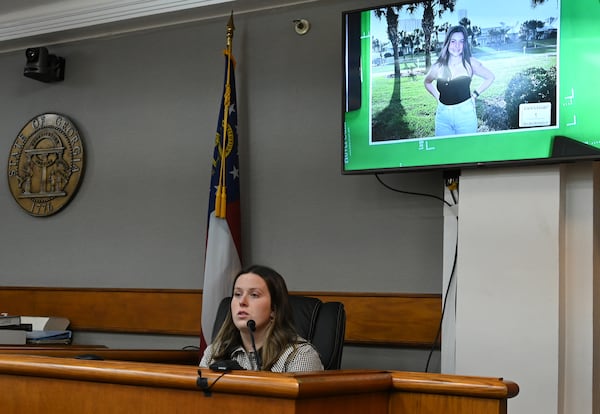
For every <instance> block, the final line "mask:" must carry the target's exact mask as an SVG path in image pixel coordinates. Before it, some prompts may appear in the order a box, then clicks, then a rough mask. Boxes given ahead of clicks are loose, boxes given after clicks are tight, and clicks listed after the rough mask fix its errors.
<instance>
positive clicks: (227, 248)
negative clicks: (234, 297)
mask: <svg viewBox="0 0 600 414" xmlns="http://www.w3.org/2000/svg"><path fill="white" fill-rule="evenodd" d="M233 30H234V27H233V13H232V14H231V17H230V18H229V22H228V23H227V49H226V50H225V52H224V53H225V82H224V86H223V96H222V100H221V108H220V111H219V121H218V123H217V134H216V139H215V149H214V155H213V160H212V171H211V180H210V190H209V202H208V225H207V232H206V233H207V235H206V254H205V259H204V287H203V290H202V337H201V341H200V348H201V352H204V348H205V347H206V345H207V344H209V343H210V342H211V335H212V329H213V325H214V321H215V317H216V315H217V309H218V307H219V303H220V302H221V300H222V299H223V298H224V297H227V296H230V295H231V284H232V283H233V278H234V277H235V275H236V274H237V273H238V272H239V271H240V269H241V259H240V257H241V249H240V248H241V222H240V180H239V179H240V177H239V159H238V130H237V99H236V91H235V71H234V69H235V60H234V59H233V53H232V39H233Z"/></svg>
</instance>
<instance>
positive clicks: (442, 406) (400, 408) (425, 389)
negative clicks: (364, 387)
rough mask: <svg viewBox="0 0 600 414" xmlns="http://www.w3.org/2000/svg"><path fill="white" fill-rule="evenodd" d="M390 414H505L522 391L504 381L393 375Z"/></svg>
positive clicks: (409, 374) (483, 378)
mask: <svg viewBox="0 0 600 414" xmlns="http://www.w3.org/2000/svg"><path fill="white" fill-rule="evenodd" d="M391 374H392V387H393V392H392V395H391V397H390V411H389V413H390V414H406V413H411V414H412V413H414V414H429V413H465V414H467V413H468V414H471V413H472V414H479V413H489V414H492V413H493V414H506V412H507V404H506V403H507V399H508V398H512V397H515V396H516V395H517V394H518V393H519V387H518V385H517V384H515V383H514V382H512V381H505V380H503V379H502V378H487V377H470V376H460V375H444V374H425V373H422V372H401V371H392V372H391Z"/></svg>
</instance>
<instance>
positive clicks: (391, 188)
mask: <svg viewBox="0 0 600 414" xmlns="http://www.w3.org/2000/svg"><path fill="white" fill-rule="evenodd" d="M375 178H377V181H379V183H380V184H381V185H382V186H384V187H385V188H387V189H388V190H392V191H395V192H397V193H402V194H408V195H416V196H421V197H431V198H434V199H436V200H438V201H441V202H442V203H444V204H446V205H447V206H448V207H452V204H450V203H449V202H447V201H446V200H444V199H443V198H442V197H439V196H436V195H435V194H427V193H417V192H412V191H406V190H398V189H397V188H394V187H391V186H389V185H388V184H386V183H384V182H383V181H382V180H381V178H380V177H379V174H375Z"/></svg>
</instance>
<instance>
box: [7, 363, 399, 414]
mask: <svg viewBox="0 0 600 414" xmlns="http://www.w3.org/2000/svg"><path fill="white" fill-rule="evenodd" d="M202 374H203V376H204V377H206V378H207V379H208V383H209V384H214V385H213V387H212V390H211V396H206V395H205V394H204V392H203V391H201V390H200V389H198V387H197V385H196V379H197V377H198V375H197V368H196V367H185V366H178V365H167V364H147V363H136V362H121V361H81V360H72V359H66V358H51V357H43V356H22V355H0V388H1V389H3V390H10V391H9V392H6V391H5V392H2V393H0V407H2V413H3V414H22V413H44V414H55V413H56V414H70V413H73V414H75V413H77V414H80V413H86V414H88V413H91V414H96V413H111V414H113V413H114V414H130V413H144V414H146V413H182V414H188V413H207V412H237V413H252V414H258V413H260V414H276V413H277V414H279V413H328V414H337V413H340V414H341V413H352V412H361V413H382V412H383V413H385V412H386V411H387V407H388V390H389V387H390V381H391V379H390V375H389V373H387V372H385V371H328V372H316V373H301V374H275V373H268V372H251V371H236V372H233V373H228V374H225V375H224V376H222V377H220V378H219V376H220V374H218V373H214V372H210V371H209V370H206V372H204V370H203V371H202ZM217 378H219V379H218V381H217V382H216V383H215V380H217Z"/></svg>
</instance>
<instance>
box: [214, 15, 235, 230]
mask: <svg viewBox="0 0 600 414" xmlns="http://www.w3.org/2000/svg"><path fill="white" fill-rule="evenodd" d="M234 30H235V26H234V25H233V11H232V12H231V15H230V16H229V21H228V22H227V49H226V50H225V55H226V57H227V76H226V78H225V92H224V94H223V125H221V130H222V133H221V137H220V143H219V148H220V158H221V166H220V167H221V168H220V170H219V185H218V187H217V193H216V199H215V215H216V217H219V218H225V217H226V212H227V187H226V185H225V181H226V177H225V174H226V173H227V172H226V171H225V165H226V162H225V158H226V157H227V154H226V152H225V151H226V150H225V148H226V145H227V132H228V126H229V124H228V122H229V120H228V117H229V106H230V105H231V64H232V56H233V31H234Z"/></svg>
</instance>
